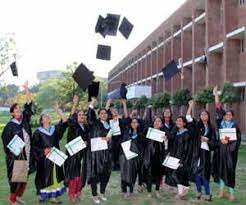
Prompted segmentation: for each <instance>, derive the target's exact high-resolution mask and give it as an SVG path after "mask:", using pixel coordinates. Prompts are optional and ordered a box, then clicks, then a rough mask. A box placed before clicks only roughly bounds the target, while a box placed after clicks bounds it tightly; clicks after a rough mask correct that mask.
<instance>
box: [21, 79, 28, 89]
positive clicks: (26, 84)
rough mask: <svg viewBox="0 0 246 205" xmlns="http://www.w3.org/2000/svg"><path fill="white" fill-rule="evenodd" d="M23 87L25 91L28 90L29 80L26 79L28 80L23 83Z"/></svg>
mask: <svg viewBox="0 0 246 205" xmlns="http://www.w3.org/2000/svg"><path fill="white" fill-rule="evenodd" d="M22 87H23V88H24V90H25V91H27V90H28V81H26V82H25V83H24V84H23V85H22Z"/></svg>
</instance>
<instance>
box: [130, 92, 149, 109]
mask: <svg viewBox="0 0 246 205" xmlns="http://www.w3.org/2000/svg"><path fill="white" fill-rule="evenodd" d="M147 103H148V98H147V97H146V96H145V95H143V96H141V97H140V98H139V99H137V100H136V101H135V104H134V106H133V108H134V109H138V110H140V109H145V108H146V105H147Z"/></svg>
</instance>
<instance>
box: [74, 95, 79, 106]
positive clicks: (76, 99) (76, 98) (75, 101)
mask: <svg viewBox="0 0 246 205" xmlns="http://www.w3.org/2000/svg"><path fill="white" fill-rule="evenodd" d="M78 101H79V97H78V96H77V95H75V96H73V104H75V105H77V104H78Z"/></svg>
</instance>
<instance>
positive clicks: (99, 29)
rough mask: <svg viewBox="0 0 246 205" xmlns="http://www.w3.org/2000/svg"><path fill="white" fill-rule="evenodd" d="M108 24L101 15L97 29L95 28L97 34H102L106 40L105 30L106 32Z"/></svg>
mask: <svg viewBox="0 0 246 205" xmlns="http://www.w3.org/2000/svg"><path fill="white" fill-rule="evenodd" d="M106 26H107V25H106V22H105V19H104V18H103V17H102V16H101V15H99V16H98V19H97V24H96V28H95V32H96V33H100V34H101V35H102V36H103V37H104V38H105V35H106V34H105V30H106Z"/></svg>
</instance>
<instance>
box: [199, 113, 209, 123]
mask: <svg viewBox="0 0 246 205" xmlns="http://www.w3.org/2000/svg"><path fill="white" fill-rule="evenodd" d="M200 119H201V120H202V121H203V122H208V120H209V116H208V113H207V112H205V111H203V112H201V114H200Z"/></svg>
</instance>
